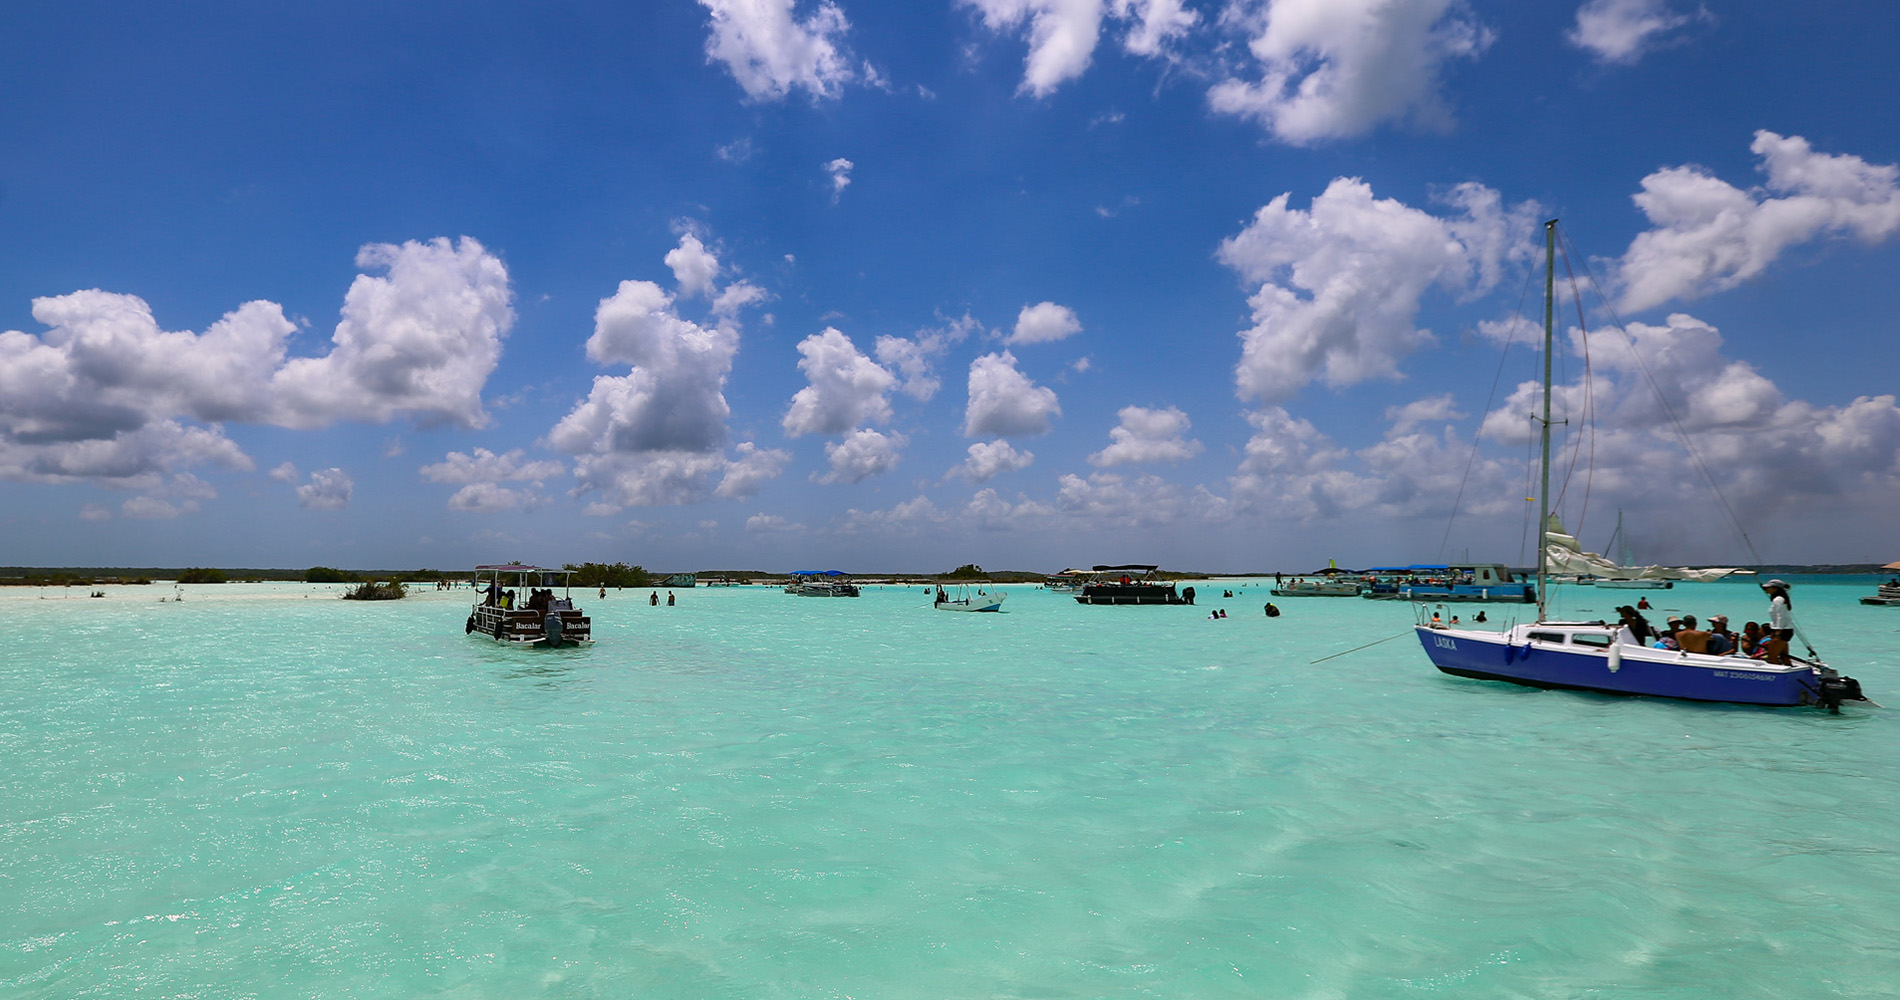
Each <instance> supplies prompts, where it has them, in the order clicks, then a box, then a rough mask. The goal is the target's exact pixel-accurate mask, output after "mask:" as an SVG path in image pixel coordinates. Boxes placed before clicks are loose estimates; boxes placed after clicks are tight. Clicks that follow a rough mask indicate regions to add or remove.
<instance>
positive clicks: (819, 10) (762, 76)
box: [699, 0, 857, 101]
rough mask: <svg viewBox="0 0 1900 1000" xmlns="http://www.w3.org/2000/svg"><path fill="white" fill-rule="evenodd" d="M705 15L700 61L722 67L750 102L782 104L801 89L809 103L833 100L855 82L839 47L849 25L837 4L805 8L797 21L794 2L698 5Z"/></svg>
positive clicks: (703, 0) (708, 1)
mask: <svg viewBox="0 0 1900 1000" xmlns="http://www.w3.org/2000/svg"><path fill="white" fill-rule="evenodd" d="M699 3H700V6H702V7H705V8H706V9H707V10H708V11H709V12H711V15H712V17H711V21H712V34H711V35H710V36H709V37H708V38H707V39H706V57H707V59H708V60H709V61H712V62H718V63H722V64H724V65H725V67H726V69H727V70H729V71H730V72H731V73H732V78H733V79H734V80H737V81H738V82H739V86H740V87H741V88H743V89H744V90H745V92H746V96H747V97H749V98H751V99H752V100H754V101H769V100H775V99H778V98H782V97H784V96H786V95H787V94H790V93H791V92H792V91H794V90H798V89H800V88H803V89H804V90H805V91H806V92H807V93H809V94H810V95H811V96H812V97H813V98H814V99H816V98H827V97H830V98H835V97H837V96H839V95H840V94H841V93H842V92H843V90H844V85H845V84H847V83H850V82H851V81H852V80H854V79H856V77H857V71H856V70H855V69H854V67H853V65H852V59H851V56H850V53H849V52H848V51H846V48H845V45H844V36H845V33H846V32H848V31H850V29H851V25H850V22H848V21H846V20H845V16H844V11H843V10H841V9H839V7H838V5H837V4H834V3H829V2H820V3H817V4H813V5H809V6H808V7H807V9H808V10H809V11H810V13H809V14H807V15H806V16H805V18H804V19H803V20H800V19H799V18H798V17H797V16H796V13H795V8H796V6H797V4H796V3H795V0H699Z"/></svg>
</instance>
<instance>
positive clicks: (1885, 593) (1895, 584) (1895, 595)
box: [1860, 563, 1900, 608]
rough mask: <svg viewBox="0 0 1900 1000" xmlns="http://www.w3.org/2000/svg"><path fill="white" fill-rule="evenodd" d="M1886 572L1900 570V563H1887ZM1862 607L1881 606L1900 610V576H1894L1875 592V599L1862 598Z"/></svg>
mask: <svg viewBox="0 0 1900 1000" xmlns="http://www.w3.org/2000/svg"><path fill="white" fill-rule="evenodd" d="M1881 568H1885V570H1900V563H1887V565H1885V567H1881ZM1860 603H1862V605H1881V606H1889V608H1900V576H1894V578H1892V580H1889V582H1885V584H1881V586H1879V587H1877V589H1875V591H1873V597H1862V599H1860Z"/></svg>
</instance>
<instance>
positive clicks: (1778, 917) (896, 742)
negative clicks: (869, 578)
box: [0, 578, 1900, 998]
mask: <svg viewBox="0 0 1900 1000" xmlns="http://www.w3.org/2000/svg"><path fill="white" fill-rule="evenodd" d="M1223 586H1234V584H1228V583H1222V584H1211V583H1204V584H1202V585H1200V587H1199V590H1200V592H1201V595H1202V606H1201V607H1200V608H1084V607H1080V606H1078V605H1077V604H1075V603H1074V602H1073V601H1072V600H1070V599H1069V598H1067V597H1063V596H1060V595H1055V594H1050V593H1046V592H1042V591H1039V590H1036V589H1034V588H1016V589H1014V590H1012V593H1011V597H1010V599H1009V602H1008V604H1007V605H1006V608H1007V609H1008V610H1007V613H1005V614H1000V615H958V614H945V613H940V612H935V611H933V610H931V609H930V608H929V607H928V605H927V600H928V597H927V595H926V594H924V593H923V592H921V591H919V590H916V589H905V588H896V587H893V588H885V589H872V588H867V590H866V591H865V594H864V596H863V597H862V598H859V599H857V600H836V599H832V600H816V599H802V598H794V597H790V596H787V595H785V594H783V593H780V592H778V591H776V590H769V589H765V588H733V589H699V590H691V591H680V592H679V593H680V598H681V601H680V604H679V606H678V607H674V608H667V607H664V606H661V607H658V608H654V607H649V606H648V604H647V603H646V601H645V600H644V594H640V595H636V594H635V593H633V592H619V593H611V594H610V595H609V596H608V597H607V598H606V599H605V600H599V599H591V598H590V599H588V600H586V601H585V602H584V603H585V605H586V607H587V609H588V611H589V612H590V613H591V614H592V615H593V616H594V629H595V635H596V636H597V637H598V639H599V643H598V645H597V646H595V647H594V648H592V649H588V650H564V651H529V650H509V649H502V648H499V647H497V646H496V645H495V644H493V643H491V642H487V641H484V640H480V639H477V638H471V637H468V636H465V635H464V634H463V632H462V621H463V618H464V615H465V610H464V609H465V607H466V603H467V601H468V599H469V595H468V592H467V591H461V592H456V593H453V594H438V593H435V592H432V591H426V590H425V591H422V592H420V593H419V594H417V595H416V596H414V597H411V598H410V599H408V600H404V601H401V602H396V603H384V604H356V603H353V602H343V601H338V600H334V599H332V598H333V597H334V593H335V589H336V588H332V587H313V586H300V585H299V586H293V585H225V586H219V587H188V588H184V590H185V592H186V595H187V598H186V600H185V601H184V602H183V603H171V602H164V603H161V602H160V601H159V600H158V599H159V598H160V597H162V596H166V595H169V594H171V593H173V589H172V588H171V587H170V586H169V585H162V584H161V585H157V586H153V587H143V588H134V587H124V588H108V593H109V596H108V597H107V598H106V599H104V600H88V599H85V598H84V597H83V596H80V595H82V594H83V590H81V589H78V588H75V589H74V590H73V591H70V592H69V591H62V590H47V591H37V590H21V589H13V590H8V591H4V592H0V609H3V610H4V616H5V617H4V620H5V622H6V625H5V626H4V632H3V633H0V635H3V636H4V643H5V645H4V648H5V654H4V657H3V658H0V660H3V665H0V690H3V691H4V698H3V701H0V754H4V757H3V758H0V759H4V760H5V762H6V766H5V771H4V773H5V781H4V795H3V796H0V996H6V997H59V998H69V997H130V996H141V997H245V996H258V997H643V998H644V997H654V998H668V997H680V998H726V997H731V998H739V997H748V998H750V997H757V998H808V997H840V998H842V997H851V998H940V997H1169V998H1198V997H1236V998H1238V997H1248V998H1254V997H1312V998H1333V997H1340V998H1344V997H1433V996H1439V997H1460V998H1467V997H1585V996H1587V997H1625V996H1629V997H1636V996H1641V997H1711V998H1713V997H1831V996H1848V997H1873V996H1894V995H1896V992H1897V991H1900V708H1896V709H1892V710H1888V711H1886V712H1879V711H1867V710H1858V711H1857V710H1853V709H1850V710H1849V711H1848V712H1847V714H1844V715H1842V716H1840V717H1829V716H1827V715H1825V714H1822V713H1819V712H1816V711H1813V710H1790V709H1783V710H1764V709H1750V708H1738V707H1724V706H1702V705H1688V704H1679V703H1668V702H1661V701H1653V700H1644V699H1622V698H1611V697H1599V696H1593V695H1583V694H1575V693H1565V692H1545V691H1535V690H1530V689H1525V688H1517V687H1513V686H1509V685H1502V684H1494V683H1485V682H1474V681H1465V680H1459V679H1455V678H1450V677H1446V676H1444V675H1441V674H1439V673H1438V672H1437V671H1435V670H1434V669H1432V667H1431V666H1430V665H1429V663H1427V661H1426V660H1425V658H1424V656H1423V654H1422V653H1421V652H1420V650H1419V649H1418V648H1417V645H1416V643H1415V641H1414V640H1412V639H1411V638H1410V637H1409V635H1407V636H1406V637H1404V638H1400V639H1397V640H1394V641H1391V642H1386V643H1383V644H1380V645H1375V646H1372V647H1371V648H1368V649H1364V650H1362V651H1359V652H1356V653H1353V654H1351V655H1348V656H1342V657H1339V658H1337V659H1332V660H1327V661H1325V662H1322V663H1313V662H1311V661H1314V660H1317V659H1319V658H1320V657H1323V656H1327V655H1329V654H1333V653H1337V652H1340V651H1342V650H1346V649H1350V648H1352V647H1354V646H1358V645H1361V644H1363V643H1367V642H1371V641H1373V640H1376V639H1380V638H1384V637H1387V636H1392V635H1398V634H1401V633H1405V632H1406V630H1407V627H1408V625H1409V623H1410V621H1411V611H1410V608H1409V607H1408V606H1406V605H1404V604H1400V603H1390V602H1372V601H1360V600H1352V599H1324V598H1308V599H1287V600H1280V601H1278V602H1277V603H1279V604H1280V605H1281V606H1282V607H1283V608H1284V609H1285V610H1286V615H1285V616H1284V617H1281V618H1279V619H1273V620H1269V619H1266V618H1265V617H1263V616H1262V615H1261V613H1260V611H1261V605H1262V604H1263V603H1264V602H1265V600H1266V595H1265V592H1264V591H1265V588H1264V586H1263V585H1261V584H1260V583H1258V582H1251V583H1248V584H1245V585H1244V586H1245V589H1244V590H1243V591H1242V592H1241V593H1240V594H1238V595H1237V596H1236V597H1235V598H1234V599H1232V600H1224V601H1223V600H1220V599H1219V598H1216V597H1213V596H1212V595H1215V594H1218V593H1219V592H1220V590H1221V588H1222V587H1223ZM1872 587H1873V583H1872V582H1871V580H1870V579H1868V578H1856V579H1851V580H1840V581H1834V582H1828V581H1803V582H1801V583H1800V585H1799V586H1797V587H1796V589H1795V597H1796V611H1797V613H1798V615H1799V617H1800V618H1801V620H1802V621H1803V623H1804V626H1805V627H1806V628H1807V629H1808V630H1809V631H1810V633H1811V634H1812V636H1813V637H1814V638H1815V639H1816V640H1817V642H1820V643H1821V644H1822V646H1823V652H1824V653H1826V654H1828V655H1829V656H1830V658H1831V659H1833V660H1834V661H1835V662H1836V663H1837V664H1838V665H1840V666H1842V667H1844V668H1846V670H1847V672H1850V673H1853V674H1856V675H1858V676H1859V677H1860V678H1861V680H1862V681H1863V682H1864V683H1865V684H1866V686H1867V689H1868V690H1869V692H1870V693H1872V694H1873V695H1874V696H1875V697H1876V698H1883V697H1884V698H1885V699H1886V700H1888V701H1890V702H1892V703H1895V704H1896V705H1900V668H1897V666H1896V656H1895V645H1896V639H1897V638H1900V609H1889V608H1862V607H1859V606H1857V605H1856V604H1855V603H1854V598H1855V597H1857V596H1858V595H1859V594H1862V593H1868V592H1871V590H1872ZM69 593H70V594H71V595H72V596H71V598H70V599H64V598H65V597H66V595H67V594H69ZM1635 596H1637V595H1634V594H1629V593H1607V592H1606V593H1605V594H1602V595H1598V594H1596V593H1595V592H1593V591H1589V590H1582V589H1580V590H1576V591H1574V592H1572V593H1570V594H1567V595H1565V598H1564V603H1566V604H1567V605H1568V607H1567V608H1566V610H1567V611H1569V612H1570V613H1573V614H1579V615H1589V616H1591V617H1594V616H1595V614H1596V613H1598V612H1601V611H1604V610H1607V608H1608V607H1609V606H1611V605H1614V604H1617V603H1622V602H1624V601H1630V600H1634V598H1635ZM1649 596H1650V598H1651V600H1652V601H1654V602H1656V603H1657V605H1658V607H1659V609H1667V608H1682V609H1685V610H1690V611H1694V612H1698V613H1700V614H1703V615H1705V616H1706V614H1707V613H1708V612H1710V611H1716V610H1726V611H1728V612H1729V613H1730V614H1731V615H1733V616H1735V620H1736V621H1737V622H1738V623H1739V622H1740V621H1742V620H1743V619H1744V618H1747V617H1755V616H1758V615H1759V613H1760V610H1761V607H1762V606H1763V604H1764V602H1763V601H1762V599H1761V596H1760V592H1759V591H1758V590H1755V589H1754V588H1753V587H1751V586H1747V585H1742V584H1706V585H1694V586H1683V587H1679V588H1678V589H1676V590H1673V591H1668V592H1662V593H1653V594H1651V595H1649ZM1599 605H1601V607H1599ZM1210 606H1225V607H1226V608H1228V609H1229V612H1230V614H1231V615H1232V616H1233V617H1231V618H1229V619H1227V620H1225V621H1218V622H1216V621H1208V620H1207V619H1206V618H1205V613H1206V611H1207V609H1208V607H1210ZM1461 610H1465V611H1467V612H1468V611H1469V609H1461ZM1494 610H1496V609H1494ZM1510 613H1511V612H1509V611H1506V612H1504V613H1503V614H1500V615H1497V617H1505V616H1507V615H1508V614H1510Z"/></svg>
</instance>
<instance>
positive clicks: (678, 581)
mask: <svg viewBox="0 0 1900 1000" xmlns="http://www.w3.org/2000/svg"><path fill="white" fill-rule="evenodd" d="M698 585H699V574H697V573H675V574H673V575H672V576H669V577H667V578H666V579H664V580H661V581H660V582H659V583H657V584H654V586H656V587H666V588H669V589H679V590H685V589H687V588H688V587H695V586H698Z"/></svg>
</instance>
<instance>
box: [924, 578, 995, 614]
mask: <svg viewBox="0 0 1900 1000" xmlns="http://www.w3.org/2000/svg"><path fill="white" fill-rule="evenodd" d="M1008 596H1009V595H1008V594H1006V593H1004V592H1002V591H1000V590H998V589H996V585H995V584H993V583H991V582H989V581H988V580H984V581H983V582H981V583H975V584H970V583H958V584H953V585H952V587H951V589H949V590H945V589H944V586H943V584H941V583H940V584H937V599H936V602H935V604H934V605H933V606H934V607H935V608H936V609H937V610H938V611H1001V610H1003V599H1004V598H1006V597H1008Z"/></svg>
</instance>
